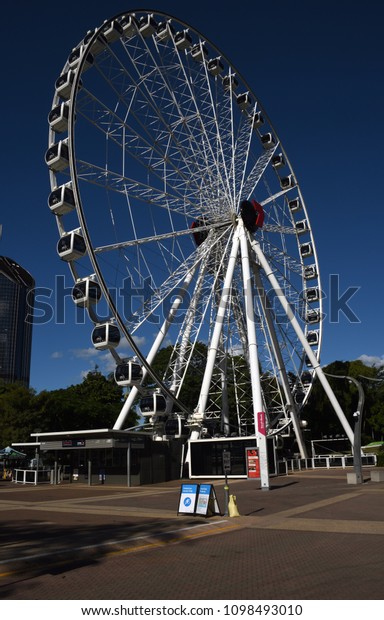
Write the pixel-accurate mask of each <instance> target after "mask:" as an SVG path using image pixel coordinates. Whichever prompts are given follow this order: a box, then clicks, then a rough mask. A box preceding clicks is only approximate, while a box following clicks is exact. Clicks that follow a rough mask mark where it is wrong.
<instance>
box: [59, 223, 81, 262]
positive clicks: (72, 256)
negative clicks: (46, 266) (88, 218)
mask: <svg viewBox="0 0 384 620" xmlns="http://www.w3.org/2000/svg"><path fill="white" fill-rule="evenodd" d="M86 251H87V249H86V246H85V241H84V237H83V236H82V235H81V234H80V233H79V232H77V231H75V230H72V231H71V232H69V233H64V235H63V236H62V237H61V238H60V239H59V241H58V243H57V253H58V255H59V256H60V258H61V259H62V260H65V261H72V260H76V259H78V258H81V257H82V256H84V254H85V253H86Z"/></svg>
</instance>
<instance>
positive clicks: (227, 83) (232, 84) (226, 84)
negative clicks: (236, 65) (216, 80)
mask: <svg viewBox="0 0 384 620" xmlns="http://www.w3.org/2000/svg"><path fill="white" fill-rule="evenodd" d="M238 85H239V82H238V81H237V79H236V78H235V76H234V74H233V73H231V74H230V75H226V76H224V77H223V88H224V90H231V91H234V90H236V88H237V87H238Z"/></svg>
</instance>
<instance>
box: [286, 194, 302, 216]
mask: <svg viewBox="0 0 384 620" xmlns="http://www.w3.org/2000/svg"><path fill="white" fill-rule="evenodd" d="M288 206H289V210H290V211H291V213H296V212H297V211H300V209H302V206H301V202H300V198H293V200H290V201H289V202H288Z"/></svg>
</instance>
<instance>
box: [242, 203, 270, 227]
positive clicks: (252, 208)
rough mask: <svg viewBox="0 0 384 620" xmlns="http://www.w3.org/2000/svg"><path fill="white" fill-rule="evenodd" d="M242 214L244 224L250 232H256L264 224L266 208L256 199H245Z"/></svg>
mask: <svg viewBox="0 0 384 620" xmlns="http://www.w3.org/2000/svg"><path fill="white" fill-rule="evenodd" d="M240 215H241V217H242V220H243V222H244V226H245V228H246V229H247V230H249V232H250V233H252V234H253V233H255V232H256V231H257V230H258V229H259V228H262V227H263V224H264V217H265V214H264V209H263V207H262V206H261V204H259V203H258V202H256V200H251V201H249V200H243V202H242V203H241V205H240Z"/></svg>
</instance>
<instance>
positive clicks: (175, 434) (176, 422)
mask: <svg viewBox="0 0 384 620" xmlns="http://www.w3.org/2000/svg"><path fill="white" fill-rule="evenodd" d="M187 434H188V433H187V431H186V428H185V418H184V417H183V416H181V415H179V414H174V415H172V416H169V417H168V418H167V420H166V422H165V424H164V435H165V437H166V438H169V439H179V438H180V437H183V436H185V435H187Z"/></svg>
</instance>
